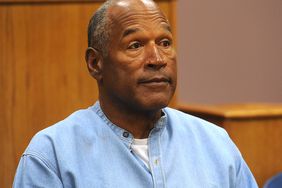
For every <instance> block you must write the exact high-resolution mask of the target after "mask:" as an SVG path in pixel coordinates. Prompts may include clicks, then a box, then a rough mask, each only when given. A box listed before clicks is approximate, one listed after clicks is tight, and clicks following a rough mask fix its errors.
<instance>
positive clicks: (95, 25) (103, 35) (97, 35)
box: [88, 0, 113, 56]
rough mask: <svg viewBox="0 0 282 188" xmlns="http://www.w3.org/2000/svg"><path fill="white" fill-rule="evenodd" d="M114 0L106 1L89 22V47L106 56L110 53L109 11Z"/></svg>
mask: <svg viewBox="0 0 282 188" xmlns="http://www.w3.org/2000/svg"><path fill="white" fill-rule="evenodd" d="M112 2H113V1H112V0H108V1H106V2H105V3H104V4H102V6H101V7H100V8H99V9H98V10H97V11H96V12H95V13H94V15H93V16H92V17H91V19H90V21H89V24H88V47H92V48H95V49H96V50H98V51H101V52H102V54H103V55H104V56H106V55H107V53H108V46H109V45H108V43H109V38H110V26H109V25H110V24H109V17H108V15H107V11H108V9H109V7H111V5H112V4H113V3H112Z"/></svg>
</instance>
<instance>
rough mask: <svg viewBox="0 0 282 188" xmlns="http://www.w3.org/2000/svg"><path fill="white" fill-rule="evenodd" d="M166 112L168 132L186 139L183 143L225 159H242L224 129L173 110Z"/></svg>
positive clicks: (166, 110)
mask: <svg viewBox="0 0 282 188" xmlns="http://www.w3.org/2000/svg"><path fill="white" fill-rule="evenodd" d="M165 112H166V114H167V117H168V123H167V126H168V131H169V132H174V134H175V135H178V136H179V137H181V138H186V140H182V142H187V144H189V145H194V146H195V148H198V150H201V149H202V150H203V151H205V152H208V153H213V154H214V155H215V154H216V155H218V156H222V157H223V158H225V159H228V158H229V157H230V158H237V159H240V158H241V153H240V152H239V150H238V148H237V147H236V145H235V144H234V143H233V141H232V140H231V138H230V137H229V135H228V133H227V132H226V130H225V129H223V128H222V127H220V126H217V125H215V124H213V123H210V122H208V121H206V120H203V119H201V118H198V117H195V116H192V115H189V114H186V113H183V112H181V111H178V110H175V109H172V108H165Z"/></svg>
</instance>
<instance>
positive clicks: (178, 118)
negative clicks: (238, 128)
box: [164, 108, 227, 136]
mask: <svg viewBox="0 0 282 188" xmlns="http://www.w3.org/2000/svg"><path fill="white" fill-rule="evenodd" d="M164 111H165V113H166V114H167V117H168V124H171V125H173V127H174V128H175V129H181V130H182V131H183V129H184V130H185V129H186V130H189V131H195V133H196V132H199V133H201V134H211V133H212V134H219V135H222V136H227V133H226V131H225V130H224V129H223V128H221V127H219V126H218V125H215V124H213V123H211V122H208V121H206V120H203V119H201V118H198V117H195V116H192V115H190V114H187V113H184V112H181V111H179V110H176V109H173V108H165V109H164Z"/></svg>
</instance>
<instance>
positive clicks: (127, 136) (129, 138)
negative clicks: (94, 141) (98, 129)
mask: <svg viewBox="0 0 282 188" xmlns="http://www.w3.org/2000/svg"><path fill="white" fill-rule="evenodd" d="M93 109H94V111H95V112H96V114H97V115H98V116H99V117H100V118H101V119H102V120H103V121H104V122H105V123H106V124H107V125H108V126H109V127H110V128H111V129H112V130H113V132H114V133H115V134H116V135H117V136H118V137H119V138H120V139H121V140H122V141H123V142H124V144H125V145H126V146H127V147H128V148H130V147H131V144H132V143H133V139H134V137H133V135H132V134H131V133H130V132H128V131H127V130H125V129H123V128H121V127H119V126H117V125H115V124H114V123H112V122H111V121H110V120H109V119H108V118H107V116H106V115H105V114H104V112H103V110H102V109H101V106H100V103H99V101H97V102H96V103H95V104H94V106H93ZM166 124H167V114H166V112H165V110H162V116H161V118H160V119H159V120H158V121H157V122H156V124H155V126H154V129H156V131H161V132H162V131H163V129H164V127H165V126H166ZM151 133H152V131H151ZM150 135H151V134H150Z"/></svg>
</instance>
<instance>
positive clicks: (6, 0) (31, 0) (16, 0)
mask: <svg viewBox="0 0 282 188" xmlns="http://www.w3.org/2000/svg"><path fill="white" fill-rule="evenodd" d="M104 1H105V0H0V5H1V4H50V3H96V2H104ZM155 1H156V2H162V1H171V2H174V1H176V0H155Z"/></svg>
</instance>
